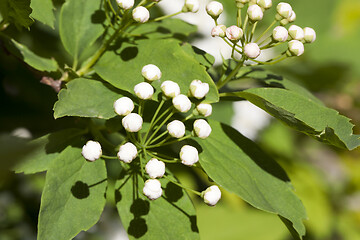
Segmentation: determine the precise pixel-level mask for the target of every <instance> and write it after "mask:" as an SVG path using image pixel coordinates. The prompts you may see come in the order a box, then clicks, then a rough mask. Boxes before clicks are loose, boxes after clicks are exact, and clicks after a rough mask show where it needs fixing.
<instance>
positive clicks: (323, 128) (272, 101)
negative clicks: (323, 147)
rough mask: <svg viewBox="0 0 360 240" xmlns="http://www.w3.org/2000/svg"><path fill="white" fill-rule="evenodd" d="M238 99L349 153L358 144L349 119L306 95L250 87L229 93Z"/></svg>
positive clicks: (282, 90) (358, 136)
mask: <svg viewBox="0 0 360 240" xmlns="http://www.w3.org/2000/svg"><path fill="white" fill-rule="evenodd" d="M228 95H234V96H238V97H242V98H245V99H247V100H248V101H250V102H252V103H253V104H255V105H256V106H258V107H260V108H261V109H263V110H264V111H266V112H268V113H269V114H271V115H272V116H274V117H276V118H278V119H280V120H281V121H283V122H284V123H285V124H287V125H288V126H290V127H292V128H294V129H296V130H298V131H301V132H304V133H306V134H308V135H310V136H312V137H314V138H316V139H317V140H319V141H321V142H325V143H328V144H332V145H334V146H337V147H340V148H347V149H349V150H352V149H355V148H356V147H358V146H359V145H360V135H356V134H353V131H352V128H353V127H354V125H353V124H352V123H350V119H349V118H347V117H345V116H342V115H340V114H339V113H338V112H337V111H335V110H334V109H330V108H327V107H325V106H323V105H320V104H318V103H317V102H315V101H313V100H312V99H311V98H309V97H307V96H303V95H301V94H299V93H297V92H293V91H289V90H286V89H280V88H252V89H248V90H245V91H242V92H236V93H230V94H228Z"/></svg>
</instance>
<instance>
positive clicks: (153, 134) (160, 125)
mask: <svg viewBox="0 0 360 240" xmlns="http://www.w3.org/2000/svg"><path fill="white" fill-rule="evenodd" d="M174 113H175V111H172V112H171V113H170V114H169V115H168V116H167V117H166V118H165V119H164V121H162V123H161V124H159V126H158V128H157V129H156V130H155V131H154V132H153V133H152V134H151V136H150V137H149V139H147V141H146V142H145V146H146V145H147V144H148V143H149V142H150V141H151V139H152V138H153V137H155V135H156V133H157V132H158V131H159V130H160V129H161V127H162V126H163V125H164V124H165V123H166V122H167V121H168V120H169V119H170V118H171V117H172V115H174Z"/></svg>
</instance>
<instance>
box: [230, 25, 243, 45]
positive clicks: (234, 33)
mask: <svg viewBox="0 0 360 240" xmlns="http://www.w3.org/2000/svg"><path fill="white" fill-rule="evenodd" d="M243 35H244V32H243V30H242V29H241V28H239V27H238V26H235V25H232V26H230V27H228V28H227V29H226V37H227V38H228V39H229V40H230V41H238V40H239V39H240V38H242V37H243Z"/></svg>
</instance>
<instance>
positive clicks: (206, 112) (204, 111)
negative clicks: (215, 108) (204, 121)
mask: <svg viewBox="0 0 360 240" xmlns="http://www.w3.org/2000/svg"><path fill="white" fill-rule="evenodd" d="M196 110H197V111H198V112H199V113H200V114H201V115H203V116H204V117H208V116H210V115H211V113H212V106H211V104H209V103H200V104H198V105H197V106H196Z"/></svg>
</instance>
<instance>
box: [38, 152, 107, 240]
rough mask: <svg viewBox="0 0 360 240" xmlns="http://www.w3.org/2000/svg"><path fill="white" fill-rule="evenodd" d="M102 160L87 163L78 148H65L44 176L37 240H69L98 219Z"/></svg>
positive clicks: (102, 188) (103, 180)
mask: <svg viewBox="0 0 360 240" xmlns="http://www.w3.org/2000/svg"><path fill="white" fill-rule="evenodd" d="M106 178H107V176H106V167H105V162H104V161H103V160H97V161H95V162H87V161H86V160H85V159H84V158H83V156H82V155H81V149H79V148H73V147H68V148H66V149H65V150H64V151H63V152H62V153H61V154H60V155H59V156H58V157H57V158H56V160H55V161H54V162H53V163H52V164H51V166H50V168H49V170H48V172H47V174H46V181H45V187H44V191H43V194H42V196H41V206H40V214H39V224H38V239H39V240H48V239H63V240H67V239H72V238H74V237H75V236H76V235H77V234H78V233H79V232H80V231H86V230H88V229H89V228H90V227H91V226H93V225H94V224H95V223H96V222H97V221H98V220H99V218H100V215H101V213H102V211H103V209H104V206H105V202H106V200H105V196H104V194H105V191H106V186H107V183H106V182H107V181H106Z"/></svg>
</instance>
